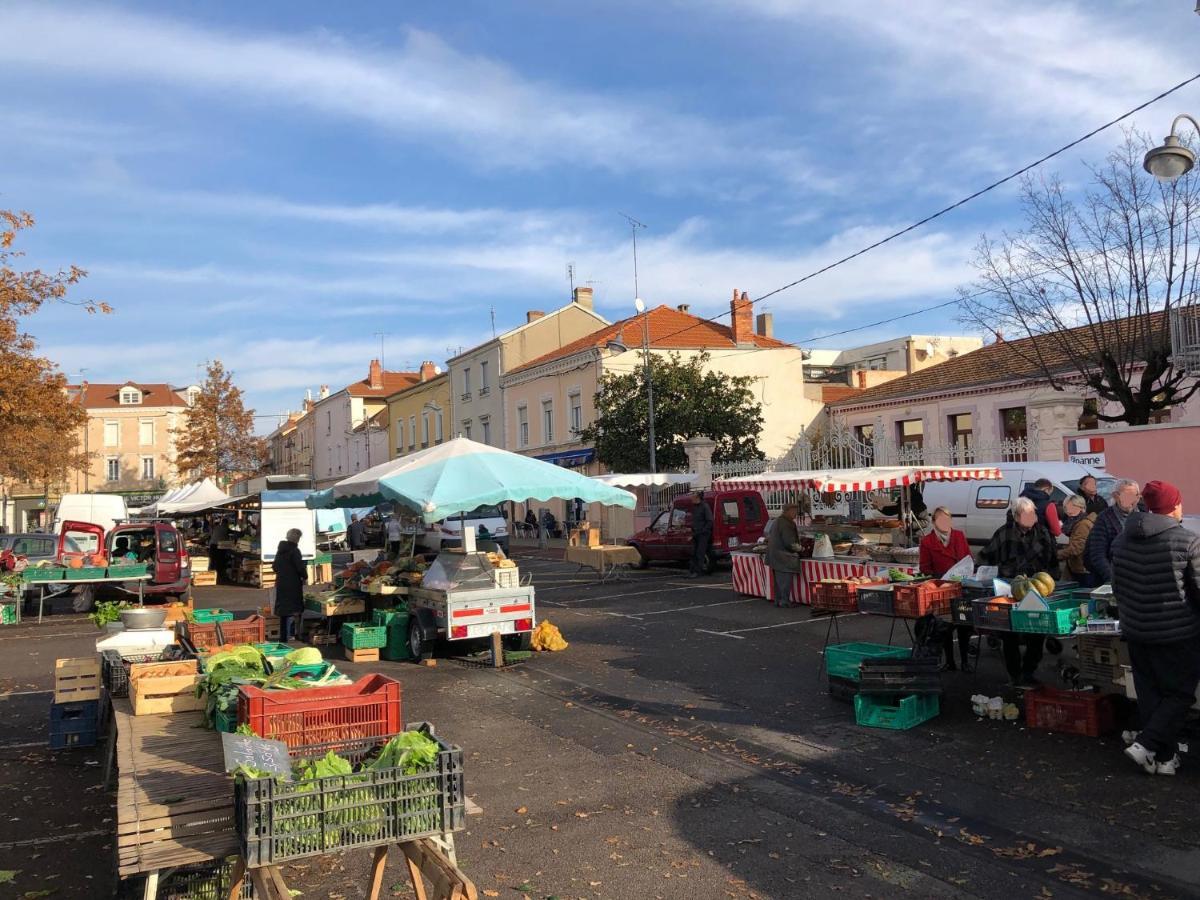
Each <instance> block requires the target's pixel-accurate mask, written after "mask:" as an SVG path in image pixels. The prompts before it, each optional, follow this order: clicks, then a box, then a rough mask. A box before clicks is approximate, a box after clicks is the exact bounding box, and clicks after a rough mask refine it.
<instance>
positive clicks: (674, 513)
mask: <svg viewBox="0 0 1200 900" xmlns="http://www.w3.org/2000/svg"><path fill="white" fill-rule="evenodd" d="M691 525H692V513H691V510H688V509H684V508H683V507H682V506H676V507H675V508H674V509H672V510H671V529H672V530H676V529H679V528H690V527H691Z"/></svg>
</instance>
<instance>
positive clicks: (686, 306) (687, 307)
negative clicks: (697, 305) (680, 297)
mask: <svg viewBox="0 0 1200 900" xmlns="http://www.w3.org/2000/svg"><path fill="white" fill-rule="evenodd" d="M675 308H676V309H677V310H679V311H680V312H691V311H692V304H690V303H680V304H679V305H678V306H676V307H675Z"/></svg>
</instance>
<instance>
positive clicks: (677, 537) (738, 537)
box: [628, 490, 768, 572]
mask: <svg viewBox="0 0 1200 900" xmlns="http://www.w3.org/2000/svg"><path fill="white" fill-rule="evenodd" d="M693 496H695V495H693V494H686V495H684V496H681V497H676V498H675V500H674V502H673V503H672V504H671V507H670V509H664V510H663V511H662V512H661V513H659V514H658V516H657V517H655V519H654V521H653V522H651V523H650V527H649V528H645V529H643V530H642V531H639V532H638V533H637V534H635V535H634V536H633V537H631V538H629V541H628V543H629V545H630V546H631V547H636V548H637V550H638V553H639V554H640V555H641V564H642V565H643V566H646V565H649V564H650V563H652V562H677V563H678V562H687V561H688V560H689V559H691V557H692V507H693V502H694V501H693V499H692V498H693ZM704 502H705V503H707V504H708V505H709V508H710V509H712V511H713V539H712V548H711V550H710V551H709V556H708V559H707V560H706V562H705V567H704V568H705V571H706V572H711V571H712V570H713V569H714V568H715V567H716V565H717V563H718V562H725V561H728V559H729V553H730V551H731V550H736V549H737V548H738V547H748V546H751V545H753V544H755V543H757V541H758V539H759V538H760V537H762V535H763V531H764V530H765V529H766V527H767V519H768V516H767V507H766V504H765V503H763V498H762V495H761V494H759V493H758V491H746V490H740V491H739V490H730V491H705V493H704Z"/></svg>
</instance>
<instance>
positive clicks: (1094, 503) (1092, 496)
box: [1079, 475, 1108, 516]
mask: <svg viewBox="0 0 1200 900" xmlns="http://www.w3.org/2000/svg"><path fill="white" fill-rule="evenodd" d="M1079 496H1080V497H1082V498H1083V499H1084V501H1085V502H1086V503H1087V509H1085V510H1084V511H1083V514H1084V515H1087V514H1088V513H1095V514H1096V515H1097V516H1099V515H1100V513H1102V512H1104V511H1105V510H1106V509H1108V501H1107V500H1105V499H1104V498H1103V497H1101V496H1100V493H1099V491H1098V490H1097V488H1096V476H1095V475H1084V476H1083V477H1082V478H1080V479H1079Z"/></svg>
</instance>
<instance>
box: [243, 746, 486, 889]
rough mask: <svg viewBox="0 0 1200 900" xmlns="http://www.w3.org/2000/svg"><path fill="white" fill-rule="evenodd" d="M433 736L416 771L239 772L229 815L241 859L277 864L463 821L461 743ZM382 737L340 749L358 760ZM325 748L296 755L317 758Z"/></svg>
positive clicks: (440, 830) (453, 827) (443, 829)
mask: <svg viewBox="0 0 1200 900" xmlns="http://www.w3.org/2000/svg"><path fill="white" fill-rule="evenodd" d="M431 737H433V739H434V740H435V741H437V744H438V755H437V760H436V762H435V763H434V766H433V767H432V768H431V769H429V770H427V771H424V772H417V773H415V774H405V773H404V770H403V769H402V768H400V767H398V766H397V767H389V768H382V769H375V770H368V771H365V772H361V773H355V774H353V775H330V776H326V777H324V778H317V779H315V780H312V781H304V782H299V783H292V782H287V781H276V780H275V779H274V778H247V779H241V778H239V779H238V780H237V781H236V782H235V783H234V800H233V802H234V818H235V820H236V823H237V831H238V838H239V840H240V841H241V845H242V854H243V856H244V857H245V859H246V864H247V865H249V866H251V867H254V866H269V865H278V864H280V863H283V862H287V861H288V860H293V859H304V858H305V857H309V856H320V855H324V854H327V853H335V852H338V851H340V850H347V849H352V848H356V847H375V846H379V845H380V844H392V843H395V842H397V841H408V840H414V839H417V838H422V837H429V836H430V835H441V834H445V833H447V832H453V831H458V830H461V829H462V828H464V827H465V824H466V821H465V820H466V805H465V804H466V795H465V791H464V784H463V759H462V750H461V749H460V748H458V747H456V746H453V745H450V744H447V743H446V742H444V741H442V740H441V739H439V738H437V737H436V736H433V735H431ZM385 740H386V737H385V736H383V735H380V736H379V737H377V738H373V739H369V740H361V741H356V742H354V744H353V745H343V746H342V747H341V748H339V750H338V751H337V752H338V753H339V755H341V756H344V757H346V758H347V759H349V760H351V761H352V762H357V761H359V760H361V759H362V758H364V757H365V756H367V755H368V754H369V753H370V752H371V751H372V750H374V749H375V748H376V747H377V746H379V745H380V744H382V743H384V742H385ZM325 749H326V748H324V747H320V748H312V749H311V751H310V752H311V755H310V756H309V755H308V754H306V753H305V752H303V751H302V752H301V753H300V754H298V755H300V756H308V758H319V757H320V756H322V755H324V753H323V751H324V750H325Z"/></svg>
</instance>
